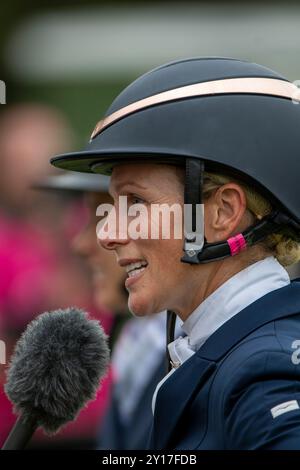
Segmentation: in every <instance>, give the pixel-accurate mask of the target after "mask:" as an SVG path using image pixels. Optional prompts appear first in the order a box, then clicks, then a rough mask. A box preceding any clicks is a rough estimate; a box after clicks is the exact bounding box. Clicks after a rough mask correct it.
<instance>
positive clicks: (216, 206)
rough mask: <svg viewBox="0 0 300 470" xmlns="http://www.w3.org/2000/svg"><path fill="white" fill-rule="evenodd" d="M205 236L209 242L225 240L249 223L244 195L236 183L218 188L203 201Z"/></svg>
mask: <svg viewBox="0 0 300 470" xmlns="http://www.w3.org/2000/svg"><path fill="white" fill-rule="evenodd" d="M204 217H205V236H206V239H207V241H208V242H209V243H214V242H220V241H222V240H227V239H228V238H229V237H230V236H232V235H235V234H236V233H238V232H241V231H243V230H245V229H246V228H247V227H248V226H249V225H250V224H249V217H248V216H247V207H246V196H245V192H244V190H243V188H242V187H241V186H239V185H238V184H237V183H227V184H224V185H223V186H221V187H220V188H218V189H217V190H216V191H215V192H214V193H213V194H212V195H211V196H210V198H209V199H208V200H207V201H206V202H205V206H204Z"/></svg>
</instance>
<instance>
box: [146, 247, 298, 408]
mask: <svg viewBox="0 0 300 470" xmlns="http://www.w3.org/2000/svg"><path fill="white" fill-rule="evenodd" d="M289 283H290V278H289V275H288V273H287V271H286V270H285V269H284V268H283V267H282V266H281V264H280V263H279V262H278V261H277V260H276V259H275V258H274V256H269V257H267V258H265V259H263V260H261V261H257V262H256V263H254V264H252V265H251V266H248V267H247V268H245V269H243V270H242V271H240V272H238V273H237V274H235V275H234V276H232V277H231V278H230V279H228V280H227V281H226V282H224V284H222V285H221V286H220V287H218V289H216V290H215V291H214V292H213V293H212V294H211V295H209V296H208V297H207V298H206V299H205V300H204V301H203V302H202V303H201V304H200V305H199V306H198V307H197V308H196V309H195V310H194V311H193V312H192V313H191V315H190V316H189V317H188V318H187V320H186V321H185V322H184V323H183V324H182V325H181V328H182V330H183V331H184V332H185V333H186V334H187V336H185V337H184V338H182V337H179V338H177V339H176V340H175V341H173V342H172V343H170V344H169V345H168V348H169V353H170V357H171V360H172V362H173V364H174V365H175V367H176V368H177V367H179V366H180V365H181V364H182V363H183V362H185V361H186V360H187V359H189V358H190V357H191V356H192V355H193V354H195V352H196V351H198V349H200V348H201V346H202V345H203V344H204V343H205V341H206V340H207V339H208V338H209V337H210V336H211V335H212V334H213V333H214V332H215V331H216V330H217V329H218V328H220V327H221V326H222V325H223V324H224V323H225V322H226V321H228V320H230V318H232V317H233V316H234V315H236V314H237V313H238V312H240V311H242V310H244V308H246V307H247V306H248V305H250V304H252V303H253V302H255V301H256V300H257V299H259V298H260V297H263V296H264V295H266V294H268V293H269V292H271V291H273V290H275V289H280V288H281V287H284V286H286V285H287V284H289ZM176 368H173V369H172V370H171V371H170V372H169V374H168V375H167V376H166V377H164V378H163V380H162V381H161V382H159V384H158V385H157V388H156V390H155V392H154V395H153V401H152V410H153V411H154V408H155V400H156V396H157V393H158V390H159V388H160V387H161V385H162V384H163V383H164V382H165V381H166V380H167V379H168V378H169V376H170V375H171V374H172V373H173V372H174V371H175V370H176Z"/></svg>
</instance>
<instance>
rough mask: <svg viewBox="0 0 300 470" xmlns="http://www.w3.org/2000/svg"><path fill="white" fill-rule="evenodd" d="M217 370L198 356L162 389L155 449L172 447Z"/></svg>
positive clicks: (159, 399) (157, 411)
mask: <svg viewBox="0 0 300 470" xmlns="http://www.w3.org/2000/svg"><path fill="white" fill-rule="evenodd" d="M215 368H216V364H215V363H214V362H211V361H208V360H205V359H202V358H200V357H197V356H196V355H194V356H192V357H191V358H190V359H188V360H187V361H186V362H185V363H184V364H183V365H182V366H180V367H179V368H178V369H177V370H176V371H175V372H174V373H173V374H172V375H171V376H170V377H169V378H168V380H167V381H166V382H165V383H164V384H163V385H162V386H161V388H160V389H159V391H158V394H157V397H156V405H155V413H154V422H153V434H152V443H151V448H154V449H162V448H168V447H169V448H170V444H169V443H170V441H171V440H172V435H173V433H174V432H175V430H176V427H177V424H178V422H179V420H180V418H181V416H182V414H183V412H184V410H185V408H186V407H187V406H188V404H189V402H190V401H191V400H192V399H193V397H194V396H195V394H196V393H197V392H198V390H199V389H200V388H201V386H202V384H203V383H205V381H206V380H207V379H208V377H209V376H210V375H211V374H212V373H213V371H214V370H215Z"/></svg>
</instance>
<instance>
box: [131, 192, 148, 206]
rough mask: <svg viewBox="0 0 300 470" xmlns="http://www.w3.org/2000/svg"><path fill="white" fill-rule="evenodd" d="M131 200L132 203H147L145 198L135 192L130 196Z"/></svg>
mask: <svg viewBox="0 0 300 470" xmlns="http://www.w3.org/2000/svg"><path fill="white" fill-rule="evenodd" d="M130 201H131V202H132V204H145V200H144V199H143V198H141V197H139V196H136V195H135V194H133V195H132V196H131V197H130Z"/></svg>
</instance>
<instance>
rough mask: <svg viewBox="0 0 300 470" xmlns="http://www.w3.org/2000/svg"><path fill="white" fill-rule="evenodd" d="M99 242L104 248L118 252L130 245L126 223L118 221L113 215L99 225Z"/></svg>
mask: <svg viewBox="0 0 300 470" xmlns="http://www.w3.org/2000/svg"><path fill="white" fill-rule="evenodd" d="M96 231H97V240H98V243H99V244H100V246H101V247H102V248H105V249H106V250H116V249H117V248H118V247H119V246H124V245H127V244H128V243H129V241H130V240H129V237H128V232H127V223H126V221H124V219H123V221H120V220H119V219H116V218H115V216H114V215H113V214H112V213H111V214H109V215H108V216H107V217H106V218H105V219H102V220H101V221H100V222H98V224H97V230H96Z"/></svg>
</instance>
